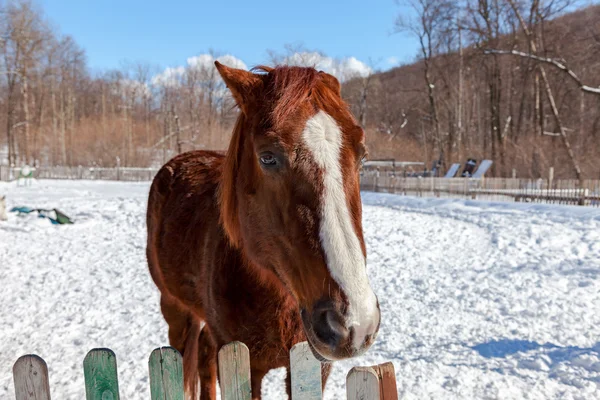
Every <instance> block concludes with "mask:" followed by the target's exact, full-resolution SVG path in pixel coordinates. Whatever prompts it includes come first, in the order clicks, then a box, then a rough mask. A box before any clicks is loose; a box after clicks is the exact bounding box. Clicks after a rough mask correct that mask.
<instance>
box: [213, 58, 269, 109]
mask: <svg viewBox="0 0 600 400" xmlns="http://www.w3.org/2000/svg"><path fill="white" fill-rule="evenodd" d="M215 67H217V71H219V74H220V75H221V78H223V80H224V81H225V84H226V85H227V87H228V88H229V90H230V91H231V94H232V95H233V98H234V99H235V102H236V103H237V105H238V107H240V109H241V110H242V112H243V113H244V114H248V105H249V104H250V103H251V102H252V100H253V96H254V93H255V90H256V88H257V87H259V86H260V85H261V84H262V80H261V79H260V77H259V76H258V75H256V74H253V73H252V72H250V71H246V70H243V69H237V68H231V67H228V66H226V65H223V64H221V63H220V62H218V61H215Z"/></svg>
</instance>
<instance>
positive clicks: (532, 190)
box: [360, 169, 600, 207]
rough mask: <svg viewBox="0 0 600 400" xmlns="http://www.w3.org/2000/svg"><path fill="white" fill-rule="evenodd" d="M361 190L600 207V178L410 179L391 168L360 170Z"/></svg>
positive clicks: (422, 195)
mask: <svg viewBox="0 0 600 400" xmlns="http://www.w3.org/2000/svg"><path fill="white" fill-rule="evenodd" d="M360 187H361V190H365V191H372V192H383V193H395V194H401V195H409V196H418V197H449V198H463V199H472V200H476V199H479V200H487V201H516V202H528V203H529V202H531V203H547V204H567V205H580V206H593V207H600V180H584V181H581V182H580V181H578V180H575V179H573V180H552V179H518V178H477V179H476V178H412V177H410V178H408V177H403V176H401V175H397V174H396V173H395V172H394V171H393V170H389V169H382V170H379V169H367V170H363V171H362V172H361V181H360Z"/></svg>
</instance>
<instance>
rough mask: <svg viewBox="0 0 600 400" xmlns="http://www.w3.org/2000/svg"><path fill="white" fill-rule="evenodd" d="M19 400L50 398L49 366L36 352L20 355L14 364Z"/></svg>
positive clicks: (43, 399) (16, 392)
mask: <svg viewBox="0 0 600 400" xmlns="http://www.w3.org/2000/svg"><path fill="white" fill-rule="evenodd" d="M13 379H14V382H15V395H16V398H17V400H50V384H49V383H48V366H47V365H46V362H45V361H44V360H42V359H41V358H40V357H38V356H36V355H34V354H28V355H26V356H22V357H19V359H18V360H17V362H16V363H15V365H14V366H13Z"/></svg>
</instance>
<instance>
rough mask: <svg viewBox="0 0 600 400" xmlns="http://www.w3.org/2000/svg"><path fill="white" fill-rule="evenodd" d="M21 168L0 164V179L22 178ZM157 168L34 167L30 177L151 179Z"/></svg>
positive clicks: (111, 179) (110, 179)
mask: <svg viewBox="0 0 600 400" xmlns="http://www.w3.org/2000/svg"><path fill="white" fill-rule="evenodd" d="M20 172H21V168H12V167H7V166H5V165H0V181H12V180H19V179H23V178H21V175H20ZM157 172H158V168H131V167H118V168H98V167H36V168H35V169H33V174H32V177H33V178H36V179H86V180H105V181H151V180H152V179H153V178H154V176H155V175H156V173H157Z"/></svg>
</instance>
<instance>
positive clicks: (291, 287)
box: [147, 62, 380, 400]
mask: <svg viewBox="0 0 600 400" xmlns="http://www.w3.org/2000/svg"><path fill="white" fill-rule="evenodd" d="M215 65H216V67H217V69H218V71H219V73H220V74H221V76H222V78H223V79H224V81H225V83H226V84H227V86H228V88H229V89H230V90H231V92H232V94H233V97H234V99H235V100H236V103H237V104H238V106H239V108H240V110H241V112H240V115H239V117H238V119H237V122H236V125H235V128H234V131H233V136H232V138H231V143H230V145H229V150H228V151H227V154H225V155H222V154H219V153H216V152H209V151H192V152H189V153H184V154H181V155H179V156H177V157H175V158H174V159H172V160H171V161H169V162H168V163H167V164H166V165H165V166H163V167H162V169H161V170H160V171H159V172H158V174H157V175H156V177H155V178H154V181H153V183H152V187H151V189H150V197H149V200H148V214H147V225H148V245H147V257H148V265H149V268H150V272H151V274H152V278H153V279H154V282H155V283H156V285H157V286H158V288H159V290H160V292H161V310H162V313H163V315H164V318H165V320H166V321H167V323H168V325H169V340H170V342H171V345H172V346H174V347H175V348H177V349H178V350H179V351H180V352H181V353H182V354H183V359H184V376H185V386H186V391H187V392H188V394H189V395H190V396H191V397H192V398H194V399H195V398H196V391H197V384H198V378H199V379H200V392H201V398H202V399H203V400H206V399H215V398H216V380H217V350H218V349H219V348H220V347H221V346H223V345H225V344H227V343H229V342H231V341H235V340H239V341H241V342H244V343H245V344H246V345H248V348H249V349H250V360H251V375H252V393H253V398H255V399H259V398H260V390H261V381H262V378H263V377H264V376H265V374H266V373H267V372H268V371H269V370H271V369H273V368H278V367H289V362H290V361H289V351H290V349H291V347H292V346H293V345H294V344H296V343H298V342H300V341H304V340H308V342H309V344H310V346H311V348H312V350H313V353H314V354H315V356H317V357H318V358H319V359H320V360H321V361H323V362H324V364H323V378H324V379H323V384H325V381H326V379H327V375H328V373H329V368H330V367H329V362H331V361H335V360H340V359H344V358H348V357H353V356H356V355H359V354H361V353H363V352H364V351H366V349H367V348H368V347H369V346H370V345H371V344H372V343H373V341H374V339H375V336H376V334H377V331H378V329H379V321H380V314H379V304H378V302H377V297H376V296H375V294H374V293H373V290H372V289H371V287H370V284H369V280H368V277H367V272H366V262H365V260H366V250H365V244H364V240H363V233H362V223H361V216H362V210H361V199H360V191H359V168H360V165H361V161H362V159H363V157H364V155H365V152H366V150H365V145H364V140H365V137H364V132H363V130H362V129H361V127H360V126H359V125H358V124H357V123H356V120H355V119H354V118H353V117H352V115H351V113H350V112H349V110H348V107H347V105H346V104H345V103H344V101H343V100H342V98H341V97H340V84H339V82H338V81H337V80H336V79H335V78H334V77H333V76H331V75H328V74H326V73H324V72H318V71H316V70H315V69H313V68H300V67H277V68H273V69H272V68H267V67H260V68H259V69H258V73H253V72H248V71H244V70H238V69H233V68H229V67H226V66H224V65H222V64H219V63H218V62H217V63H215ZM289 376H290V375H289V369H288V375H287V379H286V384H287V391H288V394H289V392H290V378H289Z"/></svg>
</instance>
